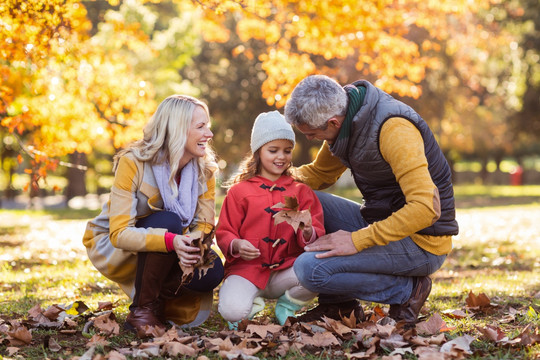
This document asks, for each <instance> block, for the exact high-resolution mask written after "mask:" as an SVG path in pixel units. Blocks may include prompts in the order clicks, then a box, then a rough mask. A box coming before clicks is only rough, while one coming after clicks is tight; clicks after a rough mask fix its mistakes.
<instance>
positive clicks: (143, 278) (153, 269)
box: [126, 252, 178, 338]
mask: <svg viewBox="0 0 540 360" xmlns="http://www.w3.org/2000/svg"><path fill="white" fill-rule="evenodd" d="M176 261H178V258H177V256H176V253H174V252H173V253H157V252H148V253H144V252H141V253H139V254H138V255H137V274H136V277H135V296H134V298H133V303H132V304H131V305H130V307H129V315H128V316H127V318H126V328H128V329H130V330H135V331H136V332H137V335H138V336H139V337H141V338H144V337H148V336H149V334H147V333H146V330H147V329H146V326H155V327H158V328H162V329H165V324H164V323H163V322H162V321H161V320H160V319H159V317H160V313H161V311H162V310H161V299H160V296H159V295H160V292H161V288H162V284H163V282H164V281H165V279H166V277H167V275H168V274H169V271H170V269H171V267H172V266H173V265H174V263H175V262H176Z"/></svg>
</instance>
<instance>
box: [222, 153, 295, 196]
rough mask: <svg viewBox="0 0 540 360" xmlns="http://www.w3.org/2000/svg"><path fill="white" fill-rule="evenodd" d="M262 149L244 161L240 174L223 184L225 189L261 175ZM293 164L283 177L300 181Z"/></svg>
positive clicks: (240, 167)
mask: <svg viewBox="0 0 540 360" xmlns="http://www.w3.org/2000/svg"><path fill="white" fill-rule="evenodd" d="M260 151H261V148H259V149H258V150H257V151H255V153H251V154H250V155H248V156H247V157H245V158H244V160H242V162H241V163H240V166H239V169H238V172H237V173H236V174H234V175H233V176H231V178H230V179H229V180H227V181H226V182H225V183H223V185H222V186H223V187H224V188H230V187H231V186H233V185H234V184H237V183H239V182H241V181H245V180H249V179H251V178H252V177H255V176H257V175H259V174H260V173H261V155H260ZM291 168H292V162H290V163H289V167H288V168H287V169H285V171H283V174H282V175H287V176H291V177H292V178H293V179H295V180H297V181H298V177H297V176H295V175H294V174H293V173H292V171H291Z"/></svg>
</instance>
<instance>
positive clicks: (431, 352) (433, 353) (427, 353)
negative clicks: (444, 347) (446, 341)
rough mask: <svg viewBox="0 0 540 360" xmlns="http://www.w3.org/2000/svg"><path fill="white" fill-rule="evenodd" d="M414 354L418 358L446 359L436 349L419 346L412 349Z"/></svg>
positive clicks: (419, 359) (423, 359) (427, 359)
mask: <svg viewBox="0 0 540 360" xmlns="http://www.w3.org/2000/svg"><path fill="white" fill-rule="evenodd" d="M414 354H415V355H416V356H417V357H418V360H446V356H445V354H444V353H441V352H439V350H438V349H435V348H432V347H427V346H420V347H417V348H416V349H414Z"/></svg>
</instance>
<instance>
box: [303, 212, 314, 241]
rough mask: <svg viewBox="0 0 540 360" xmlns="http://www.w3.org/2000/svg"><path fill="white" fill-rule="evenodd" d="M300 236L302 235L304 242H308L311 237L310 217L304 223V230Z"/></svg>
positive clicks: (311, 225)
mask: <svg viewBox="0 0 540 360" xmlns="http://www.w3.org/2000/svg"><path fill="white" fill-rule="evenodd" d="M302 234H303V235H304V239H305V240H306V241H309V240H310V239H311V236H312V235H313V224H312V222H311V216H310V217H309V222H307V221H306V222H305V223H304V230H303V231H302Z"/></svg>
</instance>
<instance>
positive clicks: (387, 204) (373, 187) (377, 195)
mask: <svg viewBox="0 0 540 360" xmlns="http://www.w3.org/2000/svg"><path fill="white" fill-rule="evenodd" d="M352 85H354V86H359V85H363V86H365V87H366V90H367V91H366V96H365V98H364V103H363V105H362V107H361V108H360V110H359V111H358V113H357V114H356V115H355V116H354V118H353V120H352V125H351V130H350V135H349V142H348V150H347V151H346V154H347V158H340V160H341V161H342V162H343V163H344V164H345V165H346V166H347V167H348V168H349V169H351V172H352V175H353V177H354V181H355V183H356V185H357V186H358V189H359V190H360V191H361V192H362V195H363V197H364V204H363V207H362V210H361V212H362V216H363V217H364V219H365V220H366V221H367V222H368V223H373V222H375V221H378V220H383V219H385V218H387V217H388V216H390V215H391V214H392V213H393V212H395V211H397V210H399V209H400V208H402V207H403V206H404V205H405V195H403V192H402V191H401V188H400V187H399V184H398V182H397V181H396V178H395V176H394V174H393V172H392V169H391V168H390V165H389V164H388V163H387V162H386V161H385V160H384V158H383V157H382V155H381V152H380V150H379V133H380V129H381V127H382V125H383V124H384V122H385V121H386V120H388V119H389V118H392V117H401V118H404V119H407V120H409V121H410V122H412V123H413V124H414V125H415V126H416V127H417V128H418V130H419V131H420V133H421V134H422V138H423V139H424V148H425V154H426V158H427V161H428V169H429V173H430V174H431V178H432V180H433V182H434V183H435V185H436V186H437V188H438V189H439V195H440V201H441V217H440V218H439V219H438V220H437V221H436V222H435V224H433V225H431V226H429V227H427V228H425V229H422V230H421V231H419V232H418V233H419V234H425V235H456V234H457V233H458V224H457V221H456V219H455V205H454V190H453V187H452V182H451V171H450V166H449V165H448V162H447V161H446V159H445V157H444V155H443V153H442V151H441V149H440V147H439V145H438V144H437V141H436V140H435V138H434V136H433V133H432V132H431V130H430V129H429V127H428V125H427V124H426V122H425V121H424V120H423V119H422V118H421V117H420V115H418V114H417V113H416V112H415V111H414V110H413V109H412V108H411V107H410V106H408V105H406V104H404V103H402V102H400V101H398V100H396V99H394V98H393V97H391V96H390V95H388V94H387V93H385V92H384V91H382V90H380V89H378V88H376V87H375V86H373V85H372V84H371V83H369V82H367V81H364V80H361V81H357V82H355V83H353V84H352ZM404 141H406V140H404Z"/></svg>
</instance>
